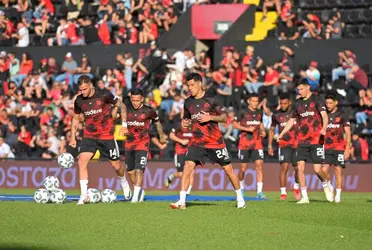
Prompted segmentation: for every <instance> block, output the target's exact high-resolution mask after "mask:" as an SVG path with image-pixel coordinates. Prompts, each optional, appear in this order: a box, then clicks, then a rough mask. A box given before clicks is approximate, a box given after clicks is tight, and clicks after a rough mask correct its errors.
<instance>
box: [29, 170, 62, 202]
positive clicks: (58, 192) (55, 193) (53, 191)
mask: <svg viewBox="0 0 372 250" xmlns="http://www.w3.org/2000/svg"><path fill="white" fill-rule="evenodd" d="M43 185H44V188H40V189H38V190H36V191H35V194H34V200H35V201H36V202H37V203H42V204H44V203H48V202H51V203H56V204H61V203H63V202H64V201H65V200H66V198H67V195H66V192H65V191H63V190H62V189H60V188H59V180H58V179H57V177H54V176H48V177H46V178H45V180H44V181H43Z"/></svg>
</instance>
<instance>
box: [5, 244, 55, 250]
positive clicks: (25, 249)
mask: <svg viewBox="0 0 372 250" xmlns="http://www.w3.org/2000/svg"><path fill="white" fill-rule="evenodd" d="M31 249H32V250H52V249H53V250H56V248H55V247H42V246H40V247H35V246H19V245H18V246H17V245H0V250H31Z"/></svg>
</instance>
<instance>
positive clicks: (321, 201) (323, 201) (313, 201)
mask: <svg viewBox="0 0 372 250" xmlns="http://www.w3.org/2000/svg"><path fill="white" fill-rule="evenodd" d="M288 202H289V203H297V201H288ZM311 203H330V202H329V201H326V200H313V199H311V200H310V204H311Z"/></svg>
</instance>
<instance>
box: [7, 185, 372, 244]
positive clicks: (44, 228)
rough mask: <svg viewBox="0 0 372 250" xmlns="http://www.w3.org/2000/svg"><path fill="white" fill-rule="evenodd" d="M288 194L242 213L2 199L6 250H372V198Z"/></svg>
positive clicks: (204, 205)
mask: <svg viewBox="0 0 372 250" xmlns="http://www.w3.org/2000/svg"><path fill="white" fill-rule="evenodd" d="M5 193H8V194H9V193H12V194H15V193H21V194H30V193H32V190H18V191H17V190H16V191H14V190H13V191H9V190H4V189H0V194H5ZM73 193H75V192H73ZM73 193H71V192H68V194H73ZM149 193H150V192H149ZM151 194H159V193H154V192H152V193H151ZM161 194H164V192H162V193H161ZM170 194H171V193H170ZM173 194H174V193H173ZM194 194H203V195H211V194H214V195H234V193H232V192H228V193H227V192H218V193H216V192H215V193H210V192H202V193H194ZM246 195H247V196H254V194H253V193H246ZM288 195H289V200H288V201H279V200H278V196H279V195H278V192H275V193H274V192H271V193H267V196H268V198H269V199H270V201H250V202H248V203H247V208H246V209H244V210H238V209H236V208H235V205H236V204H235V202H192V203H190V204H189V206H188V208H187V209H186V210H184V211H179V210H172V209H170V208H169V202H145V203H139V204H130V203H123V202H120V203H116V204H90V205H84V206H76V204H75V203H66V204H62V205H55V204H44V205H42V204H36V203H32V202H14V201H13V202H0V214H1V218H0V232H1V233H0V249H1V250H2V249H84V250H85V249H100V250H102V249H231V250H232V249H348V250H350V249H372V202H370V201H369V200H370V198H371V196H372V195H371V194H362V193H343V200H342V203H340V204H334V203H328V202H325V197H324V194H323V193H310V194H309V195H310V198H311V199H312V203H311V204H308V205H298V204H296V203H295V201H294V199H293V198H292V193H288Z"/></svg>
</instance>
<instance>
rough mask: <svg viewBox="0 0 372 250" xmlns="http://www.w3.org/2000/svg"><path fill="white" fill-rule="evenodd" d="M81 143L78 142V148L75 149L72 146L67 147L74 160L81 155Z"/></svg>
mask: <svg viewBox="0 0 372 250" xmlns="http://www.w3.org/2000/svg"><path fill="white" fill-rule="evenodd" d="M80 145H81V141H76V147H75V148H73V147H71V146H70V145H67V146H66V152H67V153H70V154H71V155H72V156H73V157H74V158H76V157H77V156H78V155H79V153H80V152H79V150H80Z"/></svg>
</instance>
